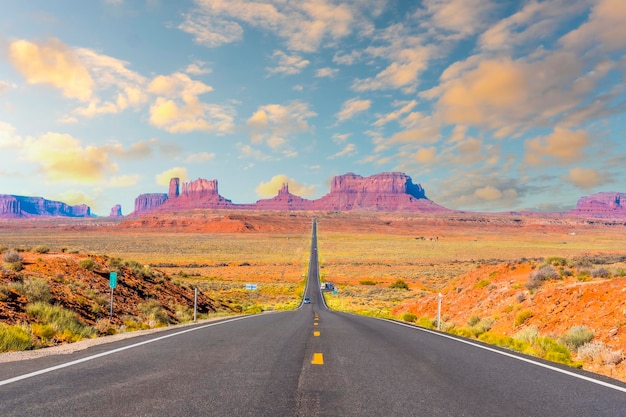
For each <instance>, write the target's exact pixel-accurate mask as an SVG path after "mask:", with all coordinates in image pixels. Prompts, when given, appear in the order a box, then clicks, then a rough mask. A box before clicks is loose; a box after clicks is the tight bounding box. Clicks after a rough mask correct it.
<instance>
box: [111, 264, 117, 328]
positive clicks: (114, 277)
mask: <svg viewBox="0 0 626 417" xmlns="http://www.w3.org/2000/svg"><path fill="white" fill-rule="evenodd" d="M115 287H117V272H110V273H109V288H111V312H110V314H109V322H111V321H112V320H113V290H114V289H115Z"/></svg>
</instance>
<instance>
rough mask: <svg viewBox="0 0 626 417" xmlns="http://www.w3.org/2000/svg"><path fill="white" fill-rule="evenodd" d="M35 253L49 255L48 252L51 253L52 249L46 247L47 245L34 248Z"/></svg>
mask: <svg viewBox="0 0 626 417" xmlns="http://www.w3.org/2000/svg"><path fill="white" fill-rule="evenodd" d="M33 252H35V253H48V252H50V248H49V247H48V246H45V245H40V246H35V247H34V248H33Z"/></svg>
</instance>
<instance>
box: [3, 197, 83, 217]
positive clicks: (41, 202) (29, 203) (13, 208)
mask: <svg viewBox="0 0 626 417" xmlns="http://www.w3.org/2000/svg"><path fill="white" fill-rule="evenodd" d="M90 216H91V208H90V207H89V206H88V205H86V204H79V205H75V206H70V205H69V204H66V203H63V202H61V201H53V200H46V199H45V198H43V197H24V196H19V195H9V194H0V217H3V218H18V217H90Z"/></svg>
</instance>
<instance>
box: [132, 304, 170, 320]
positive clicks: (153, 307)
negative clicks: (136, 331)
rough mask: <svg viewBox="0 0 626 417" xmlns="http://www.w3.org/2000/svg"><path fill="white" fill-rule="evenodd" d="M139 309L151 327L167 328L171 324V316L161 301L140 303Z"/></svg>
mask: <svg viewBox="0 0 626 417" xmlns="http://www.w3.org/2000/svg"><path fill="white" fill-rule="evenodd" d="M137 308H138V309H139V311H141V313H142V314H143V315H144V317H145V318H146V319H147V320H148V324H149V325H150V327H160V326H167V325H168V324H170V323H171V319H170V316H169V315H168V314H167V312H166V311H165V309H164V308H163V306H162V305H161V303H160V302H159V300H148V301H146V302H145V303H140V304H139V305H138V306H137Z"/></svg>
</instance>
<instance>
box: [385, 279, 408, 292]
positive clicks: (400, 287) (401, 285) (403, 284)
mask: <svg viewBox="0 0 626 417" xmlns="http://www.w3.org/2000/svg"><path fill="white" fill-rule="evenodd" d="M389 288H395V289H398V290H408V289H409V284H407V283H406V282H405V281H404V280H402V279H399V278H398V279H397V280H396V282H394V283H392V284H391V285H389Z"/></svg>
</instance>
